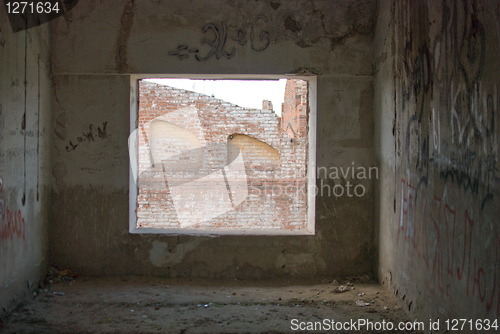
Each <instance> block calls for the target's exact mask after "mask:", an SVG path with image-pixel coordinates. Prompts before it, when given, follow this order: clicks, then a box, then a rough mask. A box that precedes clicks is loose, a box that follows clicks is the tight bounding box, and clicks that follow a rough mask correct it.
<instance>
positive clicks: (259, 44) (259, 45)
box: [168, 15, 271, 61]
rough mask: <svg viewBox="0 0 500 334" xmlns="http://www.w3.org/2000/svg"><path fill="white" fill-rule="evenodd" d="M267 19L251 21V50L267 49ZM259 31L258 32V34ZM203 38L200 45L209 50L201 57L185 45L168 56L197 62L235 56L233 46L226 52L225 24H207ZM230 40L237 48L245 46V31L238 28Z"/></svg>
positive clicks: (261, 18)
mask: <svg viewBox="0 0 500 334" xmlns="http://www.w3.org/2000/svg"><path fill="white" fill-rule="evenodd" d="M268 23H269V19H268V18H267V17H266V16H265V15H257V16H256V17H255V18H254V20H253V21H252V25H251V27H250V46H251V48H252V50H254V51H257V52H260V51H264V50H265V49H267V48H268V47H269V44H270V43H271V33H270V32H269V31H267V30H266V27H267V25H268ZM259 29H260V32H258V31H259ZM202 32H203V35H204V36H203V37H202V39H201V44H202V45H208V46H209V50H208V51H207V53H206V54H205V55H203V56H201V55H200V48H197V47H194V48H191V47H189V46H188V45H186V44H181V45H178V46H177V48H176V49H175V50H172V51H169V52H168V55H169V56H174V57H177V58H178V59H179V60H183V59H188V58H189V57H190V55H191V54H194V58H195V59H196V60H197V61H205V60H208V59H210V58H212V57H214V56H215V58H216V59H220V58H226V59H231V58H232V57H234V56H235V55H236V47H235V46H233V47H231V48H230V49H229V51H227V50H226V44H227V41H228V30H227V24H226V22H221V23H220V24H216V23H209V24H206V25H205V26H203V28H202ZM231 36H232V37H231V38H230V39H231V40H233V41H234V42H236V43H237V44H238V45H239V46H245V45H246V44H247V41H248V40H247V30H246V29H245V28H239V29H237V30H236V33H235V34H233V35H231Z"/></svg>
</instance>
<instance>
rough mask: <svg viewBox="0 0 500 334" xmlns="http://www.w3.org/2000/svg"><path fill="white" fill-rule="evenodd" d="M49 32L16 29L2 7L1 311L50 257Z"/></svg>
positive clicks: (24, 291)
mask: <svg viewBox="0 0 500 334" xmlns="http://www.w3.org/2000/svg"><path fill="white" fill-rule="evenodd" d="M48 42H49V31H48V26H47V25H44V26H39V27H36V28H32V29H29V30H25V31H21V32H17V33H13V31H12V29H11V26H10V24H9V19H8V17H7V13H6V11H5V7H4V6H0V268H1V269H0V313H2V311H4V310H5V309H8V308H10V307H11V306H12V305H13V303H12V301H13V300H14V299H15V300H16V302H18V301H19V300H20V298H25V297H29V296H31V290H33V289H35V288H37V286H38V281H39V279H40V278H41V277H42V275H43V274H44V273H45V269H46V265H47V262H48V252H47V239H48V233H47V217H48V209H47V208H48V195H49V192H48V189H49V184H48V182H49V178H48V175H49V174H48V168H50V166H49V158H50V154H49V148H50V146H49V145H50V144H49V138H50V136H51V133H50V127H51V124H50V120H51V117H50V113H51V106H50V102H51V99H52V94H51V84H50V80H49V71H50V67H49V61H48V54H49V47H48Z"/></svg>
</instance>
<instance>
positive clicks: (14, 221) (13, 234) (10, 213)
mask: <svg viewBox="0 0 500 334" xmlns="http://www.w3.org/2000/svg"><path fill="white" fill-rule="evenodd" d="M14 238H18V239H20V240H22V241H23V242H24V240H25V222H24V218H23V215H22V213H21V210H17V211H16V210H12V209H10V208H9V207H8V206H7V205H6V204H5V200H4V198H3V178H2V176H0V242H1V241H3V240H12V239H14Z"/></svg>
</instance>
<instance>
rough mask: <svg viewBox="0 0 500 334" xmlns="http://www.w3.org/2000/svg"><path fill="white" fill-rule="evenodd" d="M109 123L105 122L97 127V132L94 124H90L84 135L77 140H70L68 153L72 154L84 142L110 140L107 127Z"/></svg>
mask: <svg viewBox="0 0 500 334" xmlns="http://www.w3.org/2000/svg"><path fill="white" fill-rule="evenodd" d="M107 125H108V122H103V123H102V125H101V126H98V127H97V130H95V127H94V124H89V125H88V126H87V128H86V129H85V130H84V131H82V135H81V136H79V137H77V138H76V139H75V140H70V141H69V143H68V146H66V151H67V152H71V151H74V150H76V148H77V147H78V145H80V143H82V142H95V140H96V139H105V138H108V133H107V129H106V127H107Z"/></svg>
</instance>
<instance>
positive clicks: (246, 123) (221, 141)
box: [130, 78, 315, 234]
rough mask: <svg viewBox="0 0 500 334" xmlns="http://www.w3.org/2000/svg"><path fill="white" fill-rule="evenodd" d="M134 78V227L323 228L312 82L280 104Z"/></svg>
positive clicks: (291, 90) (294, 85) (298, 81)
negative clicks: (317, 214)
mask: <svg viewBox="0 0 500 334" xmlns="http://www.w3.org/2000/svg"><path fill="white" fill-rule="evenodd" d="M306 79H307V78H306ZM195 81H196V80H195ZM198 81H199V80H198ZM239 81H241V80H239ZM247 81H248V82H253V83H254V84H256V85H258V84H259V82H262V81H256V80H247ZM274 81H277V80H274ZM134 82H135V83H136V84H135V88H136V89H137V91H136V94H134V96H133V97H132V112H131V126H132V130H133V131H132V133H131V137H130V144H131V145H130V151H131V167H132V168H131V169H132V173H131V188H130V189H131V196H130V207H131V210H130V213H131V221H130V225H131V228H130V231H131V232H135V233H179V234H184V233H187V234H205V233H206V234H314V217H311V214H312V215H313V214H314V212H313V208H314V196H311V195H312V194H311V193H310V191H309V190H310V189H308V188H311V187H309V185H310V184H311V180H314V175H311V173H312V172H314V168H311V161H313V164H314V159H311V157H313V156H314V155H313V154H311V153H312V152H311V149H312V148H313V147H314V145H311V141H313V142H314V136H311V135H312V133H311V131H310V128H311V124H315V123H314V122H311V115H312V112H311V111H312V109H313V108H311V105H314V104H311V101H310V99H311V94H310V90H311V81H310V80H309V81H308V80H304V78H293V79H287V80H286V84H285V87H284V89H283V90H282V91H281V92H280V94H282V96H283V98H282V100H283V102H282V103H281V105H280V106H278V108H276V107H273V103H272V101H270V99H262V98H261V97H259V96H253V98H254V99H261V100H260V108H250V107H244V106H241V105H237V104H235V103H231V102H228V101H225V100H222V99H220V98H217V97H216V96H213V94H210V95H208V94H204V93H200V92H196V91H194V90H189V89H184V88H179V87H175V86H174V85H175V83H172V82H171V81H168V82H166V83H165V82H162V81H157V80H154V81H153V80H151V79H148V78H139V79H136V80H135V81H134ZM224 83H225V84H226V85H227V83H228V82H227V80H225V81H224ZM263 83H264V84H267V83H268V82H263ZM236 84H237V83H236V82H234V83H233V82H231V85H236ZM245 84H247V83H245ZM192 87H193V88H194V87H195V83H193V86H192ZM226 87H227V86H226ZM245 87H248V86H245ZM133 88H134V85H133ZM219 90H220V89H219ZM132 91H133V92H134V90H132ZM240 91H241V90H240ZM256 91H257V89H255V90H252V89H250V90H248V91H245V92H244V93H245V94H253V93H254V92H256ZM254 95H257V94H254ZM134 98H136V99H134ZM242 103H243V102H242ZM275 109H278V110H275ZM134 111H135V113H134ZM312 118H314V119H315V117H312ZM311 176H312V177H311ZM313 184H314V183H313ZM312 191H314V189H312ZM311 202H312V203H311Z"/></svg>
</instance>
